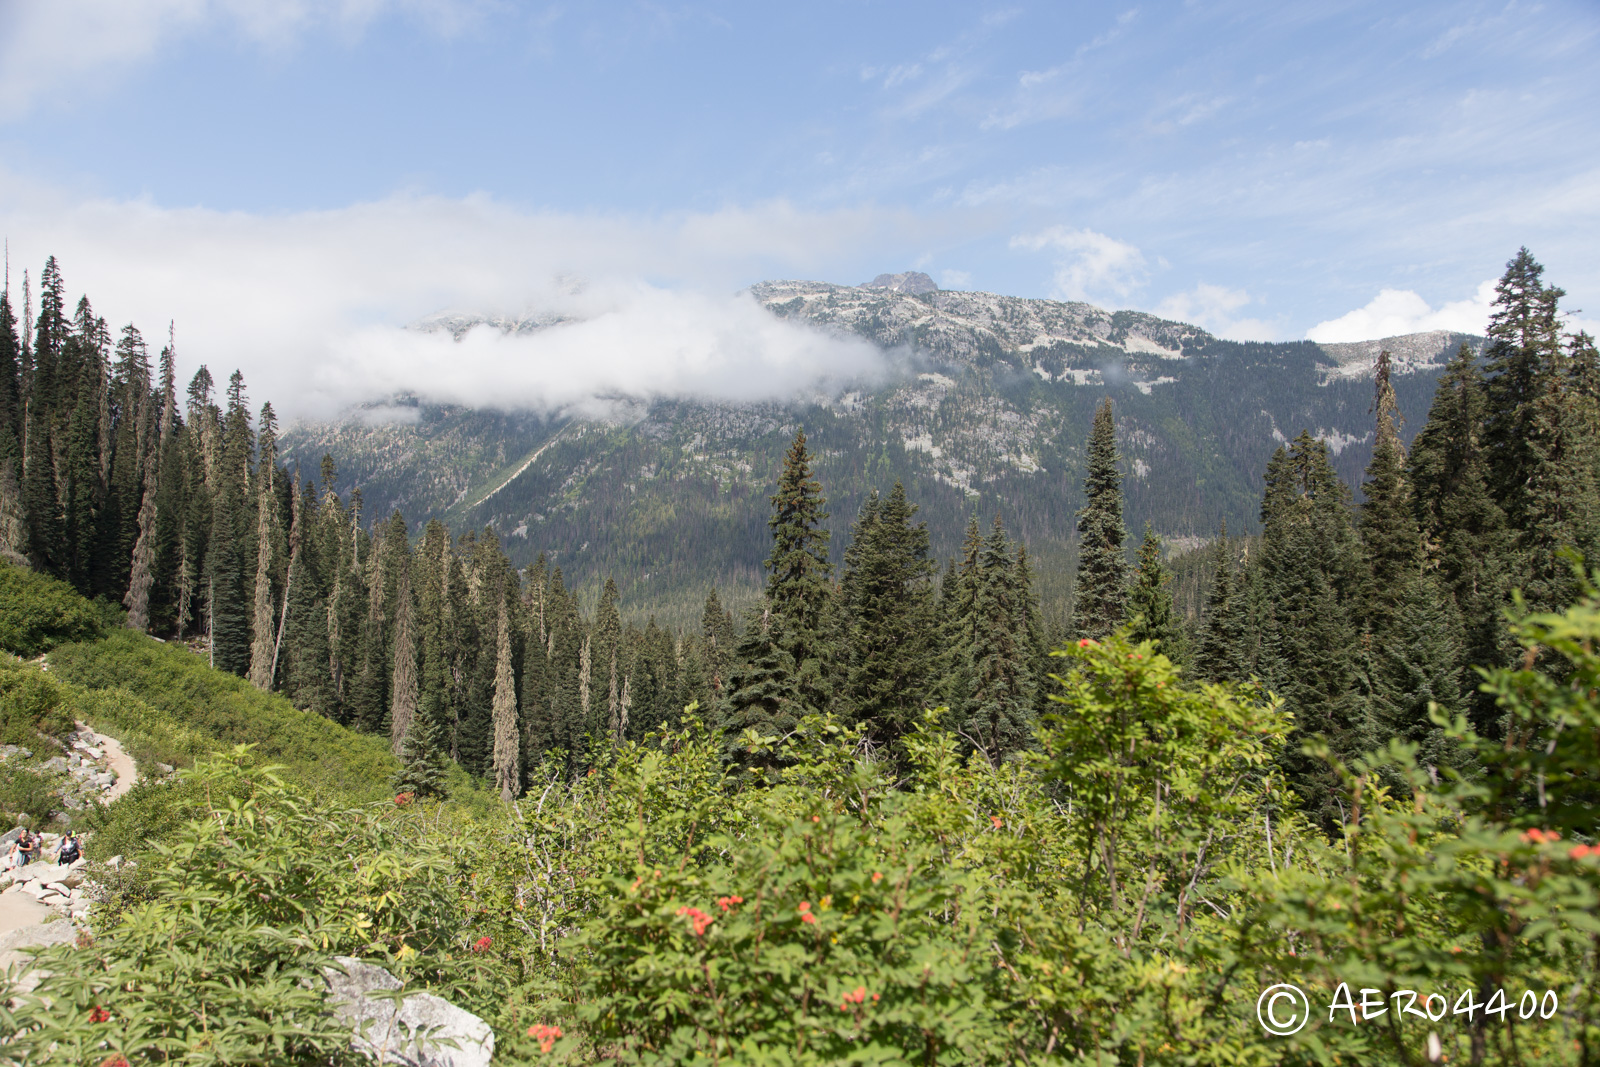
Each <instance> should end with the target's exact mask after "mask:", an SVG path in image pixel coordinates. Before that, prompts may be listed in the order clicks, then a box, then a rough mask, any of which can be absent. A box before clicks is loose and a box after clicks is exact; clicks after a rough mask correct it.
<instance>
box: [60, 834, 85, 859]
mask: <svg viewBox="0 0 1600 1067" xmlns="http://www.w3.org/2000/svg"><path fill="white" fill-rule="evenodd" d="M82 856H83V846H82V845H80V844H79V843H78V835H77V834H75V833H72V832H71V831H68V832H67V835H66V836H65V837H63V838H62V839H61V850H60V851H59V852H57V853H56V863H58V864H60V865H61V866H63V867H70V866H72V865H73V864H74V863H77V862H78V860H79V859H80V858H82Z"/></svg>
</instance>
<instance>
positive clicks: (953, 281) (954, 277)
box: [939, 270, 972, 289]
mask: <svg viewBox="0 0 1600 1067" xmlns="http://www.w3.org/2000/svg"><path fill="white" fill-rule="evenodd" d="M971 284H972V272H971V271H965V270H942V271H940V272H939V285H940V287H941V288H944V289H965V288H966V287H967V286H969V285H971Z"/></svg>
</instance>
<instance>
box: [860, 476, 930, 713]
mask: <svg viewBox="0 0 1600 1067" xmlns="http://www.w3.org/2000/svg"><path fill="white" fill-rule="evenodd" d="M916 512H917V508H916V506H915V505H913V504H911V503H909V502H908V501H907V500H906V493H905V488H904V487H903V486H902V485H901V484H900V483H899V482H896V483H895V485H894V488H893V489H892V490H891V491H890V493H889V497H888V499H887V500H883V501H881V502H880V501H879V499H878V496H877V494H876V493H873V494H872V495H871V496H870V497H869V498H868V499H867V502H866V503H865V504H863V505H862V509H861V514H860V516H859V518H858V519H857V520H856V523H855V527H854V536H853V538H852V541H851V544H850V548H849V549H848V550H847V551H846V552H845V573H844V580H843V583H842V585H841V600H842V604H841V607H842V611H841V617H842V619H843V621H844V630H845V638H844V645H845V647H846V648H847V649H848V661H847V668H846V678H845V684H844V694H843V695H844V697H845V705H846V707H847V708H848V709H849V713H850V714H851V715H852V716H853V717H854V718H855V720H856V721H858V722H861V723H864V724H865V725H867V727H868V730H869V734H870V736H872V737H873V738H874V739H875V740H877V741H879V742H880V743H883V742H889V741H892V740H894V739H896V738H898V737H899V736H901V735H902V734H904V733H905V732H906V731H907V730H909V729H910V728H911V727H912V726H913V725H914V724H915V722H916V718H917V712H918V710H919V709H920V708H921V707H922V706H923V705H924V704H925V703H927V702H928V701H929V698H930V697H931V696H932V689H933V683H934V681H935V677H934V675H933V673H932V671H933V667H934V663H933V658H934V656H933V649H932V647H931V638H932V635H933V633H934V630H935V626H936V622H937V620H936V619H935V616H934V600H933V585H932V581H933V573H934V565H933V563H932V562H931V561H930V560H929V559H928V526H927V523H916V524H915V525H913V524H912V519H913V517H914V516H915V515H916Z"/></svg>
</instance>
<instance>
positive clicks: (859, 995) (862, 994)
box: [839, 985, 878, 1011]
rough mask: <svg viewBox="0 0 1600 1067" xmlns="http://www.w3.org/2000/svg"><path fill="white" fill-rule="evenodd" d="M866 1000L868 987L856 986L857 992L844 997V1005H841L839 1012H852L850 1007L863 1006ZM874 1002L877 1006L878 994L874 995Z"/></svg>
mask: <svg viewBox="0 0 1600 1067" xmlns="http://www.w3.org/2000/svg"><path fill="white" fill-rule="evenodd" d="M866 999H867V987H866V986H864V985H858V986H856V988H855V990H854V991H853V992H850V993H846V994H845V995H844V1003H842V1004H840V1005H839V1010H840V1011H849V1010H850V1005H852V1004H856V1005H859V1004H861V1002H862V1001H864V1000H866ZM872 1002H873V1003H874V1004H876V1003H877V1002H878V994H876V993H874V994H872Z"/></svg>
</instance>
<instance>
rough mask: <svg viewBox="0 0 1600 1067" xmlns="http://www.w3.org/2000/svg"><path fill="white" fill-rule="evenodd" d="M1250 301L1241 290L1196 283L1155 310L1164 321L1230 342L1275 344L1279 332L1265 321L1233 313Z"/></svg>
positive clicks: (1168, 298)
mask: <svg viewBox="0 0 1600 1067" xmlns="http://www.w3.org/2000/svg"><path fill="white" fill-rule="evenodd" d="M1253 302H1254V298H1252V297H1251V296H1250V294H1249V293H1247V292H1245V291H1244V290H1243V289H1229V288H1227V287H1225V286H1221V285H1210V284H1207V283H1206V282H1200V283H1199V284H1197V285H1196V286H1195V287H1194V288H1193V289H1190V290H1189V291H1188V292H1183V293H1174V294H1172V295H1171V296H1169V297H1167V298H1166V299H1165V300H1163V301H1161V303H1159V304H1157V305H1156V307H1155V313H1156V314H1157V315H1160V316H1161V317H1162V318H1166V319H1176V320H1177V321H1178V322H1188V323H1192V324H1194V325H1196V326H1200V327H1203V328H1204V329H1206V330H1209V331H1210V332H1211V333H1213V334H1215V335H1216V336H1218V337H1223V338H1226V339H1228V340H1230V341H1276V340H1278V338H1279V337H1281V336H1282V331H1281V330H1280V329H1279V328H1278V327H1277V326H1276V325H1275V324H1273V323H1271V322H1268V321H1267V320H1265V319H1254V318H1241V317H1240V316H1239V315H1238V314H1237V312H1238V311H1239V309H1240V308H1243V307H1245V306H1247V305H1249V304H1251V303H1253Z"/></svg>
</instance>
